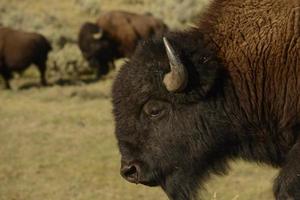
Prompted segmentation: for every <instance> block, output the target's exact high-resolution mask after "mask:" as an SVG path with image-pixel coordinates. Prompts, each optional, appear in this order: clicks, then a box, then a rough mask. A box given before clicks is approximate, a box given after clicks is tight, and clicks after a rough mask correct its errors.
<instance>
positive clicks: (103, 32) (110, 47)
mask: <svg viewBox="0 0 300 200" xmlns="http://www.w3.org/2000/svg"><path fill="white" fill-rule="evenodd" d="M167 30H168V28H167V26H166V25H165V24H164V23H163V21H161V20H159V19H157V18H155V17H153V16H152V15H150V14H145V15H138V14H134V13H129V12H124V11H110V12H105V13H103V14H101V16H100V17H99V19H98V21H97V22H96V23H89V22H87V23H85V24H83V25H82V27H81V29H80V32H79V39H78V43H79V48H80V50H81V51H82V54H83V56H84V58H85V59H87V61H88V62H89V65H90V66H91V67H93V68H97V69H98V76H101V75H104V74H106V73H107V72H108V70H109V65H110V64H113V61H114V60H115V59H118V58H122V57H127V58H129V57H130V56H131V55H132V54H133V52H134V50H135V48H136V46H137V44H138V42H139V41H141V40H145V39H148V38H150V37H155V36H162V35H163V34H164V33H165V32H166V31H167Z"/></svg>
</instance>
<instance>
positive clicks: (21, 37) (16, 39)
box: [0, 27, 52, 88]
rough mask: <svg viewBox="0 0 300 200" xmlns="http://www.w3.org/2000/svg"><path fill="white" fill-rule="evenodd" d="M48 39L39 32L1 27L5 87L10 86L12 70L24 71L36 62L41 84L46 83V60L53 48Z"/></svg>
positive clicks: (1, 70)
mask: <svg viewBox="0 0 300 200" xmlns="http://www.w3.org/2000/svg"><path fill="white" fill-rule="evenodd" d="M51 49H52V48H51V45H50V43H49V42H48V40H47V39H46V38H45V37H44V36H42V35H40V34H37V33H29V32H24V31H19V30H13V29H11V28H5V27H0V74H1V75H2V77H3V78H4V82H5V87H6V88H10V84H9V79H11V78H12V72H13V71H17V72H22V71H24V70H25V69H26V68H27V67H29V65H30V64H35V65H36V66H37V67H38V70H39V72H40V79H41V84H42V85H44V86H45V85H46V84H47V82H46V78H45V73H46V61H47V57H48V53H49V51H50V50H51Z"/></svg>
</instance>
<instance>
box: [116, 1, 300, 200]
mask: <svg viewBox="0 0 300 200" xmlns="http://www.w3.org/2000/svg"><path fill="white" fill-rule="evenodd" d="M198 27H199V28H197V29H194V30H190V31H186V32H177V33H176V32H175V33H169V34H167V35H166V36H165V38H160V39H155V40H148V41H146V42H143V43H141V44H140V45H139V47H138V48H137V50H136V51H135V54H134V55H133V56H132V57H131V59H130V61H129V62H128V63H126V64H125V65H124V66H123V67H122V68H121V69H120V73H119V74H118V76H117V78H116V81H115V82H114V86H113V106H114V116H115V120H116V137H117V139H118V145H119V149H120V152H121V155H122V159H121V175H122V176H123V177H124V178H125V179H126V180H128V181H129V182H132V183H141V184H145V185H149V186H161V187H162V188H163V190H164V191H165V192H166V193H167V195H168V197H169V199H171V200H192V199H193V200H194V199H197V197H198V195H197V189H198V186H199V185H203V182H204V181H205V180H206V179H207V177H209V175H210V174H211V173H215V174H223V173H225V172H226V169H227V168H228V165H227V164H228V161H229V160H234V159H239V158H242V159H245V160H248V161H254V162H257V163H266V164H269V165H271V166H274V167H277V168H278V169H280V171H279V174H278V177H277V179H276V181H275V184H274V195H275V198H276V200H300V1H299V0H213V1H212V4H211V5H210V8H209V9H208V10H206V11H205V13H204V15H203V16H202V19H201V22H200V23H199V24H198Z"/></svg>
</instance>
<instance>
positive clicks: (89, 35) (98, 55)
mask: <svg viewBox="0 0 300 200" xmlns="http://www.w3.org/2000/svg"><path fill="white" fill-rule="evenodd" d="M78 43H79V48H80V50H81V52H82V55H83V57H84V58H85V59H86V60H87V61H88V62H89V65H90V67H92V68H96V69H100V70H101V68H107V65H108V62H111V61H113V59H114V58H115V57H117V56H118V53H117V52H116V48H117V47H116V42H115V41H114V40H113V39H111V38H110V36H109V34H108V33H107V32H106V31H104V30H103V29H102V28H101V27H99V26H98V25H97V24H94V23H90V22H87V23H85V24H83V25H82V27H81V29H80V32H79V39H78ZM104 71H106V70H104Z"/></svg>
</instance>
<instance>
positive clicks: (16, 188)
mask: <svg viewBox="0 0 300 200" xmlns="http://www.w3.org/2000/svg"><path fill="white" fill-rule="evenodd" d="M206 3H207V2H204V1H203V0H186V1H182V0H174V1H165V0H152V1H150V0H101V1H100V0H51V1H46V0H10V1H0V22H1V23H2V24H3V25H6V26H11V27H14V28H20V29H24V30H29V31H37V32H41V33H43V34H44V35H46V36H47V37H48V38H49V39H50V40H51V42H52V43H53V45H54V47H55V50H54V52H52V53H51V55H50V59H49V62H48V65H49V70H48V78H49V79H50V83H51V84H52V86H49V87H46V88H39V87H36V83H37V82H38V73H37V71H36V70H34V69H31V70H29V71H27V72H26V73H25V74H24V75H23V76H21V77H19V78H15V79H14V80H13V81H12V85H13V88H14V89H13V90H12V91H4V90H0V102H1V106H0V119H1V120H0V152H1V153H0V185H1V187H0V200H41V199H43V200H69V199H70V200H136V199H145V200H158V199H167V198H166V196H165V194H164V193H163V192H162V191H161V190H160V189H159V188H148V187H144V186H141V185H134V184H129V183H127V182H126V181H124V180H123V179H122V178H121V177H120V175H119V168H120V162H119V159H120V156H119V153H118V149H117V146H116V140H115V137H114V134H113V131H114V123H113V118H112V113H111V109H112V106H111V103H110V102H111V95H110V91H111V85H112V81H113V78H114V77H115V73H116V72H111V73H110V74H109V75H108V76H106V77H105V78H104V79H102V80H101V81H98V82H96V83H90V84H87V82H89V80H90V78H91V77H89V76H87V77H80V81H79V80H78V79H77V78H78V77H77V76H75V75H74V74H72V73H73V71H72V70H73V69H72V68H67V67H66V66H67V63H68V62H71V61H75V62H76V63H77V64H76V65H77V67H79V68H80V69H85V68H86V67H87V66H86V63H85V62H84V60H83V59H82V57H81V54H80V52H79V50H78V48H77V45H76V38H77V33H78V29H79V27H80V24H81V23H83V22H84V21H94V20H95V19H96V18H97V16H98V15H99V13H100V12H102V11H104V10H112V9H125V10H130V11H135V12H139V13H144V12H152V13H153V14H154V15H156V16H158V17H161V18H163V19H164V20H165V21H166V22H167V24H168V25H169V26H170V27H172V28H183V27H185V26H186V25H187V24H188V23H190V22H191V21H192V20H193V19H194V18H195V17H196V16H197V14H198V13H199V11H200V10H201V8H202V7H203V6H204V5H206ZM54 61H55V62H56V63H57V66H58V67H59V70H58V71H57V70H53V68H54ZM118 65H120V64H119V63H118ZM66 77H67V78H69V79H66V80H67V81H66V82H62V80H64V79H62V78H66ZM70 77H71V79H70ZM54 83H56V84H54ZM0 84H1V82H0ZM232 169H233V170H232V171H231V172H230V174H229V175H228V176H225V177H222V178H220V177H213V178H212V180H211V181H210V182H209V183H208V184H207V185H206V191H204V192H203V197H204V200H253V199H259V200H271V199H272V194H271V182H272V180H273V178H274V176H275V174H276V170H273V169H270V168H269V167H266V166H257V165H253V164H252V165H251V164H248V163H245V162H241V161H237V162H235V163H232Z"/></svg>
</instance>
